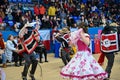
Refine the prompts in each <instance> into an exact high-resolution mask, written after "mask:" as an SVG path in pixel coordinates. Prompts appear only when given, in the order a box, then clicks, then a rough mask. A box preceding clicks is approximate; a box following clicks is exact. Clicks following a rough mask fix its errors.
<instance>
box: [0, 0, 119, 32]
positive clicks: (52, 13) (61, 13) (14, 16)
mask: <svg viewBox="0 0 120 80" xmlns="http://www.w3.org/2000/svg"><path fill="white" fill-rule="evenodd" d="M118 6H120V3H116V2H115V1H114V0H109V1H107V0H103V1H102V0H95V1H94V0H88V1H87V0H86V1H84V0H83V1H82V0H61V1H59V0H43V1H41V2H40V4H34V5H33V7H32V8H33V10H26V11H25V10H24V6H23V5H22V4H21V3H18V5H11V4H10V3H9V2H8V1H7V0H4V3H3V4H2V3H1V5H0V26H1V27H0V29H2V30H4V29H5V28H6V27H9V26H11V27H10V28H12V29H13V30H15V31H17V32H19V30H20V29H21V28H22V26H23V25H24V24H25V23H26V22H34V21H39V22H40V25H41V28H40V29H54V28H55V27H57V28H63V27H66V26H68V27H76V26H77V25H78V24H79V23H81V22H85V23H86V24H87V25H89V27H99V26H103V27H104V26H106V25H109V24H110V23H116V24H117V25H120V14H119V13H120V8H119V7H118ZM27 7H29V6H27Z"/></svg>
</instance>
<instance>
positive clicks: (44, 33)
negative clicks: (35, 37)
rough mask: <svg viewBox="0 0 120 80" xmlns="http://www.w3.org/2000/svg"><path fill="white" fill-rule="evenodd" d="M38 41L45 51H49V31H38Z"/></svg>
mask: <svg viewBox="0 0 120 80" xmlns="http://www.w3.org/2000/svg"><path fill="white" fill-rule="evenodd" d="M39 34H40V39H41V40H42V41H43V44H44V45H45V47H46V49H47V50H50V30H39Z"/></svg>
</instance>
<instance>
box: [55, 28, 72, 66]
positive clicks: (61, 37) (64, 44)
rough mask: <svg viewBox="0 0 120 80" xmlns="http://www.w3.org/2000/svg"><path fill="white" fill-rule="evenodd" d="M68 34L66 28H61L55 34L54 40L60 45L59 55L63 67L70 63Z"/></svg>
mask: <svg viewBox="0 0 120 80" xmlns="http://www.w3.org/2000/svg"><path fill="white" fill-rule="evenodd" d="M69 33H70V31H69V30H68V29H67V28H63V29H62V30H60V31H59V33H57V34H56V36H55V38H56V39H57V40H58V41H59V42H60V43H61V47H60V53H61V58H62V61H63V63H64V65H67V63H68V62H69V61H70V59H71V58H70V52H71V51H70V46H69Z"/></svg>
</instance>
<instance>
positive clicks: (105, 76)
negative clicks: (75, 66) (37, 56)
mask: <svg viewBox="0 0 120 80" xmlns="http://www.w3.org/2000/svg"><path fill="white" fill-rule="evenodd" d="M60 74H61V75H62V76H63V77H66V78H67V77H69V78H78V79H83V78H89V79H90V78H94V79H96V78H97V79H105V78H107V73H106V72H105V73H100V74H89V75H84V76H77V75H70V74H64V73H62V72H60Z"/></svg>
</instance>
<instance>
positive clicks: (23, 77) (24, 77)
mask: <svg viewBox="0 0 120 80" xmlns="http://www.w3.org/2000/svg"><path fill="white" fill-rule="evenodd" d="M21 74H22V79H23V80H27V78H26V76H23V72H22V73H21Z"/></svg>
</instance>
